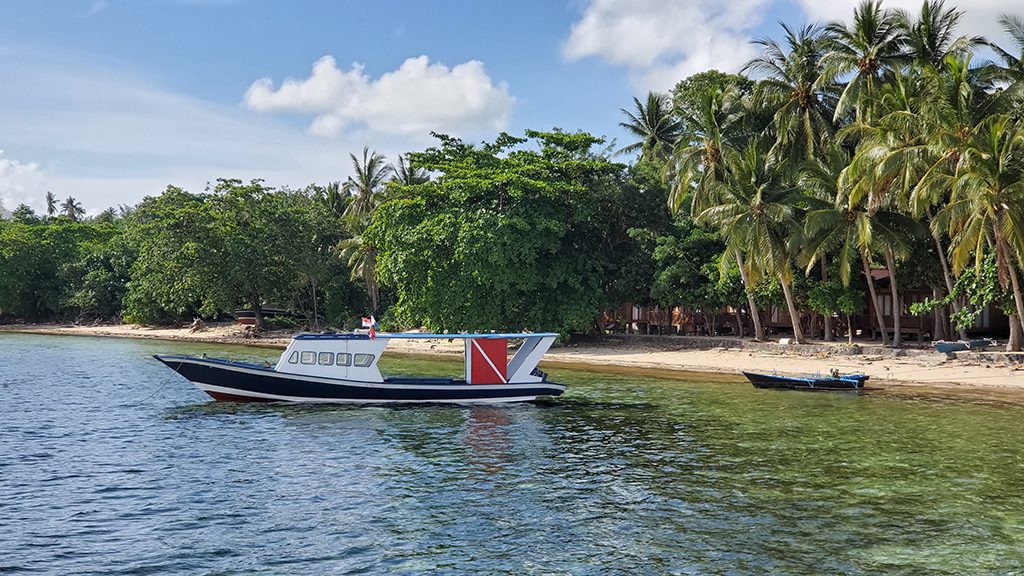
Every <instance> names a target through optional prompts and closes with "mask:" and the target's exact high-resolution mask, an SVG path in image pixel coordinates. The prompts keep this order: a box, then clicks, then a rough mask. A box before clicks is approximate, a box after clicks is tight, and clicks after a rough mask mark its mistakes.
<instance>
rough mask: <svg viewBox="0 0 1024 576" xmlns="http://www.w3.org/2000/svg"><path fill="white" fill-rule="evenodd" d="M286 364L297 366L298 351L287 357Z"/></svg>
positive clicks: (293, 351)
mask: <svg viewBox="0 0 1024 576" xmlns="http://www.w3.org/2000/svg"><path fill="white" fill-rule="evenodd" d="M288 363H289V364H298V363H299V351H298V350H292V354H291V356H289V357H288Z"/></svg>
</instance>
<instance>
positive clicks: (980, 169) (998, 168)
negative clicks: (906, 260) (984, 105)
mask: <svg viewBox="0 0 1024 576" xmlns="http://www.w3.org/2000/svg"><path fill="white" fill-rule="evenodd" d="M1022 156H1024V129H1022V127H1021V125H1020V123H1019V122H1014V121H1013V120H1012V119H1011V118H1010V117H1009V116H1006V115H1001V114H1000V115H994V116H991V117H988V118H986V119H985V120H983V121H982V122H981V123H980V124H979V125H978V126H977V128H976V129H975V130H974V131H973V137H972V139H971V141H970V143H969V144H968V145H967V147H966V148H965V149H964V151H963V153H962V154H961V155H960V157H959V159H958V161H957V164H956V172H955V178H954V180H953V190H952V194H951V196H950V199H949V203H948V204H946V205H945V206H944V207H943V208H942V209H941V210H940V211H939V212H938V213H937V214H936V217H935V221H934V223H933V225H934V226H936V227H937V228H939V229H945V230H946V231H947V232H948V233H949V235H950V237H951V238H952V239H953V244H952V246H951V247H950V248H951V254H952V260H953V262H952V263H953V269H954V271H957V272H958V271H960V270H962V269H963V268H964V267H965V266H966V265H967V264H968V263H970V262H973V263H974V265H975V267H976V268H977V267H980V266H981V264H982V262H983V260H984V256H985V253H986V250H987V249H988V248H989V247H990V246H991V248H992V250H993V251H994V253H995V261H996V269H997V271H998V273H999V279H1000V282H1001V283H1002V284H1003V286H1004V287H1005V286H1006V283H1007V280H1009V283H1010V284H1011V286H1012V291H1013V292H1012V293H1013V298H1014V302H1015V304H1016V312H1017V321H1018V322H1022V323H1024V299H1022V295H1021V288H1020V282H1019V279H1018V276H1017V266H1018V265H1020V264H1021V263H1022V262H1024V260H1022V259H1021V255H1022V254H1024V159H1022Z"/></svg>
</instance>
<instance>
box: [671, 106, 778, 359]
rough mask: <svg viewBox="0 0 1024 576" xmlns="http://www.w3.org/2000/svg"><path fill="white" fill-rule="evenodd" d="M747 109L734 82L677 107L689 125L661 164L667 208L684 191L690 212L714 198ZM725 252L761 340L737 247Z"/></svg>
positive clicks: (741, 135)
mask: <svg viewBox="0 0 1024 576" xmlns="http://www.w3.org/2000/svg"><path fill="white" fill-rule="evenodd" d="M748 111H749V110H748V109H747V107H746V106H745V104H744V102H743V101H742V99H741V96H740V93H739V91H738V90H737V89H736V87H735V86H730V87H727V88H726V89H724V90H723V89H718V88H715V89H712V90H708V91H706V92H702V93H701V94H700V97H699V100H698V102H696V103H695V104H693V105H686V104H684V105H683V106H682V107H681V109H680V114H681V115H682V117H683V119H684V120H685V122H686V125H687V126H688V128H689V130H688V135H689V138H686V139H684V138H680V139H679V140H677V142H676V146H675V149H674V150H673V152H672V156H671V157H670V159H669V163H668V164H667V165H666V170H667V171H668V173H669V174H670V175H671V176H672V177H671V180H672V188H671V192H670V195H669V208H670V209H671V210H672V212H673V213H675V212H677V211H678V210H679V209H680V208H682V205H683V201H684V199H685V198H686V197H687V196H688V195H690V196H691V206H690V213H691V214H700V213H701V212H703V211H704V210H706V209H707V208H709V207H710V206H712V205H713V204H714V202H715V201H716V198H715V190H716V187H717V186H718V185H719V184H721V182H722V181H723V180H724V179H725V176H726V173H727V170H728V169H727V166H726V163H725V157H726V155H727V154H732V153H734V151H735V150H736V149H737V147H740V146H742V145H743V143H745V142H746V140H747V139H748V137H749V136H750V133H749V132H750V131H749V130H748V129H747V128H746V127H745V125H746V123H747V112H748ZM691 192H692V194H691ZM730 252H731V253H732V256H733V257H734V258H735V260H736V264H737V265H738V266H739V270H740V279H741V280H742V281H743V288H744V291H745V292H746V294H747V305H748V306H749V309H750V317H751V320H752V321H753V323H754V339H755V340H758V341H761V340H764V339H765V332H764V326H763V325H762V324H761V314H760V312H759V310H758V306H757V301H755V300H754V296H753V284H752V280H751V278H750V274H749V273H748V267H747V266H746V263H745V262H744V258H743V251H742V250H740V249H736V248H735V247H732V248H730ZM723 261H724V260H723Z"/></svg>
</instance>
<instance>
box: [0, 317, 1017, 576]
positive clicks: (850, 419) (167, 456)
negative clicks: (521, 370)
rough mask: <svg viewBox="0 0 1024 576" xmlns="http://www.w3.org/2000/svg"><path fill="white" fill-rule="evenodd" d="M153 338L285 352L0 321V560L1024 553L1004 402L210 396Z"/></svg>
mask: <svg viewBox="0 0 1024 576" xmlns="http://www.w3.org/2000/svg"><path fill="white" fill-rule="evenodd" d="M154 353H170V354H174V353H195V354H199V353H206V354H208V355H210V356H226V357H231V358H235V359H243V360H259V359H264V358H265V359H269V360H272V361H273V360H274V359H275V356H276V354H277V353H278V352H277V351H274V350H267V349H257V348H244V347H226V346H211V345H202V344H184V343H170V342H157V341H143V340H122V339H98V338H80V337H58V336H31V335H15V334H3V335H0V574H20V573H26V574H33V573H38V574H328V573H330V574H384V573H387V574H427V573H438V574H581V575H591V574H769V573H770V574H840V573H841V574H879V573H885V574H994V573H1021V572H1024V427H1022V425H1021V423H1022V422H1024V406H1022V405H1021V404H1018V403H1015V402H1010V401H1002V400H986V399H983V398H965V397H958V396H953V397H944V396H941V395H936V394H909V393H899V392H897V393H892V392H890V391H886V392H883V393H875V394H870V393H869V394H864V395H860V396H858V395H847V394H826V393H801V392H790V391H764V390H755V389H753V388H752V387H750V386H749V385H748V384H745V383H740V382H709V381H701V379H700V378H696V379H688V380H687V379H678V378H664V377H662V378H657V377H652V376H650V375H642V374H618V375H617V374H610V373H592V372H585V371H570V370H557V369H548V371H549V372H550V373H551V375H550V378H551V379H552V380H555V381H560V382H565V383H566V384H568V386H569V389H568V391H567V392H566V393H565V394H564V395H563V396H561V397H559V398H557V399H554V400H552V401H549V402H542V403H538V404H527V405H515V406H500V407H487V406H476V407H468V406H428V405H424V406H400V407H387V406H371V407H366V406H354V407H350V406H296V405H267V404H232V403H214V402H212V401H211V400H210V399H209V398H207V397H206V396H205V395H203V394H202V393H201V392H199V391H198V390H196V389H195V388H193V387H192V386H191V385H190V384H189V383H188V382H187V381H185V380H184V379H182V378H181V377H179V376H178V375H176V374H174V373H173V372H171V371H170V370H168V369H167V368H166V367H164V366H162V365H160V364H159V363H158V362H156V361H155V360H154V359H152V358H151V355H152V354H154ZM382 366H383V367H384V368H385V370H391V371H392V372H395V373H405V374H415V373H419V372H426V373H439V372H440V373H444V372H457V371H458V369H460V368H461V365H459V364H456V363H451V362H439V361H425V360H422V359H410V358H394V359H390V360H388V359H385V360H384V361H382ZM705 380H706V379H705Z"/></svg>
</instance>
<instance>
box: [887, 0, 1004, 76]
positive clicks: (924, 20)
mask: <svg viewBox="0 0 1024 576" xmlns="http://www.w3.org/2000/svg"><path fill="white" fill-rule="evenodd" d="M963 15H964V13H963V11H961V10H957V9H956V8H946V3H945V1H944V0H925V2H923V3H922V4H921V10H920V12H918V13H917V14H916V15H911V14H909V13H907V12H905V11H902V10H901V11H897V18H898V19H899V27H900V28H901V29H902V31H903V51H904V54H906V55H907V57H908V58H909V59H910V60H911V61H912V62H913V63H914V64H915V65H917V66H919V67H922V68H924V67H932V68H938V67H939V66H941V65H942V62H943V61H945V60H946V58H947V57H949V56H953V57H961V56H964V55H966V54H968V53H970V51H971V50H972V49H973V48H975V47H977V46H980V45H982V44H984V43H985V39H984V38H982V37H981V36H971V37H967V36H957V35H956V27H957V25H958V24H959V23H960V18H962V17H963Z"/></svg>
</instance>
